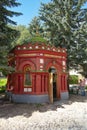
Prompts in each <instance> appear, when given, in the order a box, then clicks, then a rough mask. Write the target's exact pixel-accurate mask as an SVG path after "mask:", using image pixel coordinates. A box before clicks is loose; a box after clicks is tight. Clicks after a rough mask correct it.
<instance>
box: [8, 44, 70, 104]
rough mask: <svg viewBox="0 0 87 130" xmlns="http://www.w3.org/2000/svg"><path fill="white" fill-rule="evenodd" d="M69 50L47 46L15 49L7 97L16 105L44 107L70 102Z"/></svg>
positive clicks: (12, 51)
mask: <svg viewBox="0 0 87 130" xmlns="http://www.w3.org/2000/svg"><path fill="white" fill-rule="evenodd" d="M66 57H67V53H66V49H64V48H56V47H54V46H50V45H46V44H44V43H42V44H40V43H34V44H32V43H28V44H23V45H18V46H16V47H15V48H13V49H12V50H11V51H10V52H9V55H8V64H9V66H12V67H13V68H15V71H14V72H11V73H9V74H8V81H7V94H8V95H9V98H10V99H11V100H12V101H13V102H19V103H43V102H51V103H53V102H54V101H55V100H59V99H68V98H69V94H68V89H67V73H66Z"/></svg>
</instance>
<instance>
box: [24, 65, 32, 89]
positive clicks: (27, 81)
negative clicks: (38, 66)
mask: <svg viewBox="0 0 87 130" xmlns="http://www.w3.org/2000/svg"><path fill="white" fill-rule="evenodd" d="M30 71H31V67H30V66H29V65H28V66H25V67H24V86H26V87H29V86H31V85H32V77H31V72H30Z"/></svg>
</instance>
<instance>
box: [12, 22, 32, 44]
mask: <svg viewBox="0 0 87 130" xmlns="http://www.w3.org/2000/svg"><path fill="white" fill-rule="evenodd" d="M15 30H17V31H18V32H19V33H20V35H19V36H18V37H17V38H15V40H14V41H13V42H12V46H16V45H18V44H23V43H28V42H29V41H30V38H31V34H30V32H29V30H28V28H27V27H26V26H24V25H19V26H16V27H15Z"/></svg>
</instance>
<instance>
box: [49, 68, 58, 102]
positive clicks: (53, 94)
mask: <svg viewBox="0 0 87 130" xmlns="http://www.w3.org/2000/svg"><path fill="white" fill-rule="evenodd" d="M49 75H51V76H49V77H50V78H51V79H50V80H51V82H50V83H49V91H50V93H49V97H50V101H51V102H53V101H55V100H57V70H56V69H55V68H54V67H51V68H50V69H49Z"/></svg>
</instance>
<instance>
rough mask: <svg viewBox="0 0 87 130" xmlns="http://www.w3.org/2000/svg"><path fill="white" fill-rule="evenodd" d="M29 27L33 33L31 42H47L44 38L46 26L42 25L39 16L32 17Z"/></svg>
mask: <svg viewBox="0 0 87 130" xmlns="http://www.w3.org/2000/svg"><path fill="white" fill-rule="evenodd" d="M28 29H29V32H30V34H31V38H30V42H32V43H34V42H40V43H42V42H44V43H46V42H47V41H46V39H45V38H44V27H43V26H42V24H41V21H40V19H39V18H38V17H34V18H33V19H32V21H31V23H30V24H29V27H28Z"/></svg>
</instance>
